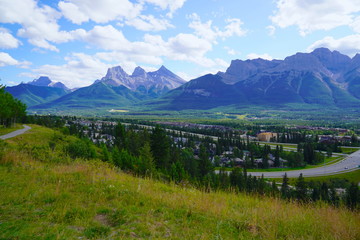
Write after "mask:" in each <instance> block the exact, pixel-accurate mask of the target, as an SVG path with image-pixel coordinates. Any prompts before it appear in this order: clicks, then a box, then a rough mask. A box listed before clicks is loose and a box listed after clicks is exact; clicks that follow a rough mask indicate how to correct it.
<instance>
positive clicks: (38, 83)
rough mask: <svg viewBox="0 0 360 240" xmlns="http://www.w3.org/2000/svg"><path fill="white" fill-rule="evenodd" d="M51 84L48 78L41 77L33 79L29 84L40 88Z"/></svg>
mask: <svg viewBox="0 0 360 240" xmlns="http://www.w3.org/2000/svg"><path fill="white" fill-rule="evenodd" d="M51 83H52V81H51V80H50V78H49V77H47V76H41V77H39V78H38V79H34V80H33V81H31V82H29V83H28V84H30V85H35V86H40V87H47V86H49V85H50V84H51Z"/></svg>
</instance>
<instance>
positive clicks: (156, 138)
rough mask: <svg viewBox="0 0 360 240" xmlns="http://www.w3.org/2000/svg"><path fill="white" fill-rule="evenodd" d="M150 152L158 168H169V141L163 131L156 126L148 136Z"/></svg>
mask: <svg viewBox="0 0 360 240" xmlns="http://www.w3.org/2000/svg"><path fill="white" fill-rule="evenodd" d="M150 140H151V152H152V154H153V157H154V160H155V164H156V166H157V167H158V168H161V169H167V168H168V167H170V140H169V138H168V137H167V135H166V132H165V130H164V129H162V128H160V126H158V125H157V126H156V127H155V128H154V129H153V132H152V134H151V136H150Z"/></svg>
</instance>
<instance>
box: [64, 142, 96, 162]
mask: <svg viewBox="0 0 360 240" xmlns="http://www.w3.org/2000/svg"><path fill="white" fill-rule="evenodd" d="M65 151H66V153H67V154H68V155H69V156H70V157H71V158H73V159H75V158H85V159H90V158H95V157H96V151H95V149H94V146H93V145H92V143H91V142H90V140H85V139H81V140H76V141H75V142H71V143H69V144H68V145H67V146H66V147H65Z"/></svg>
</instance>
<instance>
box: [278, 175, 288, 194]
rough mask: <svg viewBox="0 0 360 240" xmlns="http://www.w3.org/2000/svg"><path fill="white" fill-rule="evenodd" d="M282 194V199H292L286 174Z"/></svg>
mask: <svg viewBox="0 0 360 240" xmlns="http://www.w3.org/2000/svg"><path fill="white" fill-rule="evenodd" d="M280 192H281V196H282V198H290V188H289V178H288V177H287V174H286V173H285V175H284V177H283V182H282V184H281V190H280Z"/></svg>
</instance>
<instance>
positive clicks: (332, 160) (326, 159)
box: [215, 156, 343, 172]
mask: <svg viewBox="0 0 360 240" xmlns="http://www.w3.org/2000/svg"><path fill="white" fill-rule="evenodd" d="M341 159H343V157H338V156H333V157H326V158H325V163H326V164H328V163H335V162H338V161H340V160H341ZM322 166H324V163H319V164H317V165H306V166H305V167H294V168H267V169H262V168H249V169H247V171H248V172H279V171H280V172H282V171H292V170H301V169H309V168H317V167H322ZM220 169H224V170H225V171H232V170H233V168H231V167H225V168H221V167H216V168H215V170H220Z"/></svg>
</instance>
